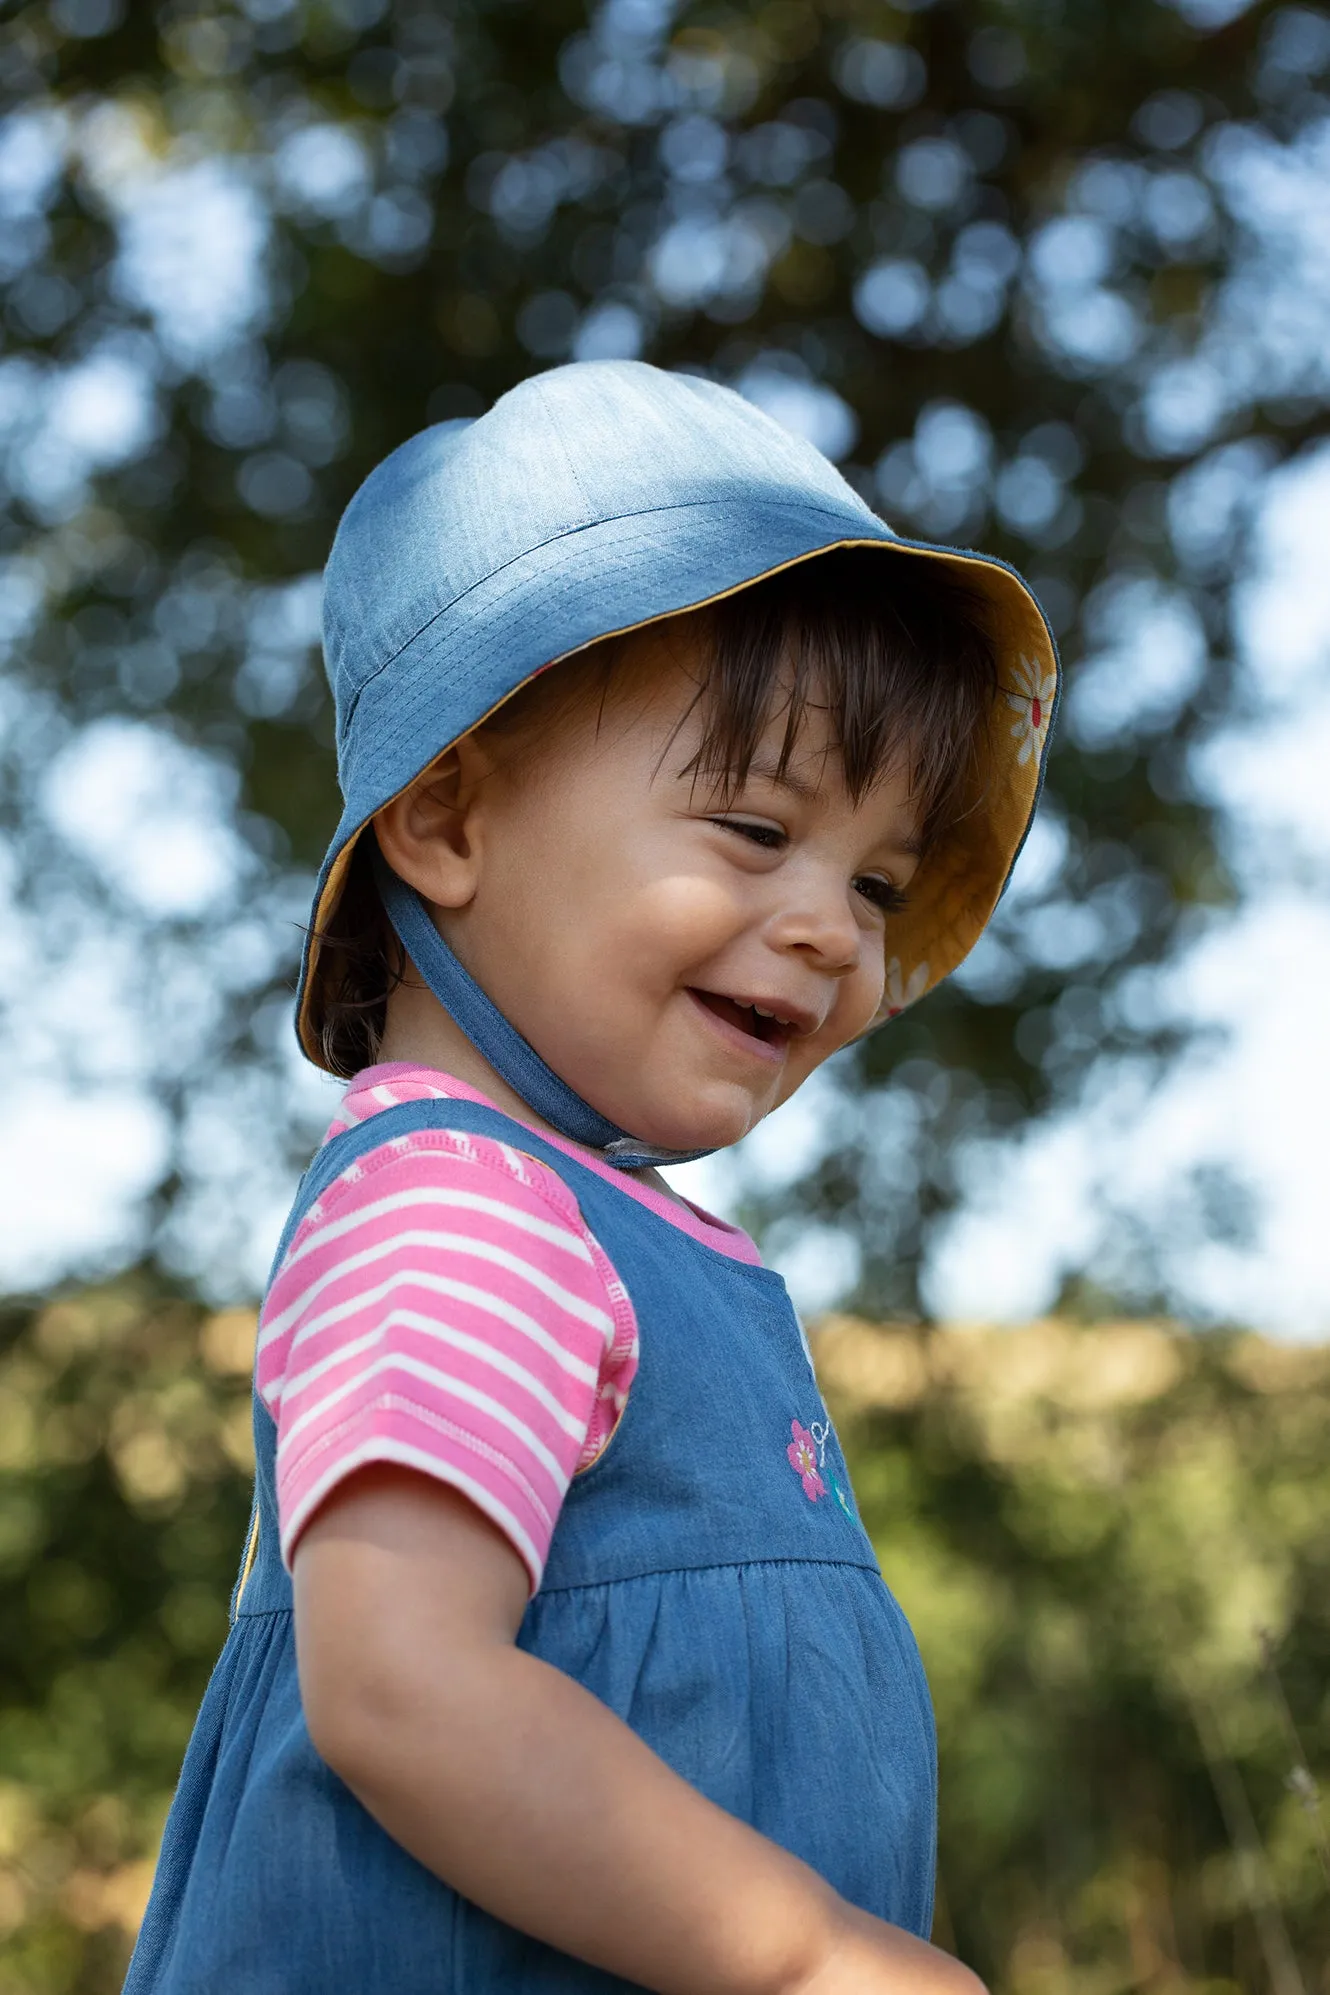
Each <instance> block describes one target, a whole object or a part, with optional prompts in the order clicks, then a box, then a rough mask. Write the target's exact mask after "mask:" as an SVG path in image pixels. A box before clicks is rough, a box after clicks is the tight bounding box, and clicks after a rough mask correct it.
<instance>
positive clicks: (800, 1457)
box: [785, 1420, 827, 1503]
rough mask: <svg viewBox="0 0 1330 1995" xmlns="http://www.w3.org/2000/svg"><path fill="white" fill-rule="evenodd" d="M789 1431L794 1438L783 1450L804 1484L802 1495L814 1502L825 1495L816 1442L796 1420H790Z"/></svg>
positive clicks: (825, 1489) (825, 1486) (825, 1488)
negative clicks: (819, 1472) (819, 1470)
mask: <svg viewBox="0 0 1330 1995" xmlns="http://www.w3.org/2000/svg"><path fill="white" fill-rule="evenodd" d="M790 1432H791V1433H792V1434H793V1436H794V1439H793V1440H792V1441H791V1442H790V1445H789V1447H788V1448H787V1449H786V1450H785V1452H786V1454H787V1455H788V1457H789V1462H790V1467H791V1468H792V1469H793V1470H794V1473H795V1474H796V1475H797V1476H798V1478H799V1480H800V1482H801V1483H802V1484H803V1486H804V1495H805V1496H806V1497H807V1498H808V1501H809V1502H810V1503H816V1502H817V1499H818V1497H819V1496H825V1495H826V1493H827V1485H826V1484H825V1483H824V1482H823V1480H822V1478H821V1476H820V1475H819V1474H818V1472H817V1443H816V1442H815V1441H814V1439H813V1437H812V1435H811V1434H810V1433H809V1431H808V1429H807V1428H806V1427H801V1426H800V1425H799V1422H798V1421H797V1420H791V1422H790Z"/></svg>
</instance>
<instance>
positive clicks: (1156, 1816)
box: [0, 1277, 1330, 1995]
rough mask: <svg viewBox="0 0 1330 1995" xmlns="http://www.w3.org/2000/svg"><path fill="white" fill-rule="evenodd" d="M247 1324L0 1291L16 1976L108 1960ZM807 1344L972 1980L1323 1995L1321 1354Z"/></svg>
mask: <svg viewBox="0 0 1330 1995" xmlns="http://www.w3.org/2000/svg"><path fill="white" fill-rule="evenodd" d="M253 1333H254V1316H253V1313H252V1312H244V1311H240V1310H228V1311H223V1312H221V1313H210V1312H209V1311H207V1310H206V1309H204V1308H202V1307H201V1306H200V1305H199V1304H197V1303H196V1302H192V1301H190V1300H188V1299H182V1298H181V1297H180V1296H179V1295H173V1294H172V1293H170V1292H169V1291H168V1290H166V1289H164V1288H163V1286H162V1284H161V1283H160V1281H158V1280H157V1279H155V1278H152V1277H138V1278H134V1279H121V1280H120V1281H118V1282H116V1283H113V1284H110V1285H107V1286H106V1287H104V1288H101V1289H85V1290H83V1291H80V1292H76V1293H70V1294H68V1295H66V1296H63V1297H61V1298H60V1299H58V1300H56V1301H54V1302H52V1303H49V1304H47V1305H45V1306H42V1307H36V1308H32V1307H18V1306H11V1307H10V1308H9V1309H8V1310H7V1312H6V1313H5V1314H4V1316H3V1319H0V1989H3V1990H4V1995H112V1991H113V1990H115V1989H117V1988H118V1987H119V1985H120V1975H121V1971H122V1967H123V1962H124V1960H125V1958H126V1956H127V1952H128V1948H129V1945H130V1943H131V1937H132V1934H133V1931H134V1929H135V1926H136V1923H137V1919H138V1916H139V1912H140V1910H141V1907H142V1904H143V1900H144V1896H145V1894H146V1890H147V1886H148V1882H149V1878H150V1875H151V1868H152V1856H153V1852H154V1850H155V1847H156V1842H157V1836H158V1832H159V1828H160V1824H161V1821H162V1818H163V1816H164V1814H165V1810H166V1807H167V1804H168V1801H169V1798H170V1793H171V1788H172V1785H173V1783H174V1780H175V1777H176V1772H177V1769H178V1767H179V1762H180V1756H181V1753H182V1751H183V1748H184V1742H185V1739H186V1737H187V1734H188V1730H189V1726H190V1724H191V1722H192V1719H193V1715H194V1710H195V1707H196V1704H197V1700H198V1698H199V1696H200V1694H201V1692H202V1689H203V1685H204V1682H205V1680H206V1677H207V1673H208V1670H209V1668H210V1667H211V1664H212V1660H213V1656H214V1654H215V1652H216V1648H217V1644H218V1641H219V1639H220V1636H221V1632H222V1629H223V1627H224V1624H225V1609H226V1600H227V1594H228V1590H229V1588H230V1586H231V1583H232V1580H233V1578H234V1574H235V1570H236V1565H237V1561H238V1556H239V1548H240V1544H241V1540H242V1537H243V1533H244V1524H245V1515H246V1506H247V1503H248V1496H249V1473H248V1463H247V1455H248V1446H247V1444H248V1431H249V1407H248V1393H247V1385H246V1379H247V1371H248V1365H249V1358H250V1351H251V1348H252V1341H253ZM815 1348H816V1350H817V1355H818V1363H819V1369H820V1371H821V1373H822V1376H823V1379H824V1381H825V1384H826V1386H827V1390H828V1394H829V1397H830V1400H831V1402H832V1404H833V1406H834V1409H835V1411H836V1415H837V1419H838V1421H839V1423H840V1426H841V1431H842V1434H843V1435H844V1438H845V1440H846V1444H847V1447H848V1450H849V1452H850V1455H851V1460H852V1466H853V1468H854V1474H855V1483H856V1488H857V1489H858V1491H859V1495H860V1500H861V1503H862V1506H863V1511H864V1517H865V1521H866V1523H867V1524H868V1527H869V1529H870V1531H871V1533H872V1535H873V1539H874V1542H875V1544H876V1546H877V1549H878V1554H879V1557H880V1558H881V1561H882V1565H883V1570H884V1572H885V1573H886V1576H887V1579H888V1581H889V1583H890V1584H891V1585H892V1586H893V1587H894V1589H895V1590H896V1592H897V1593H898V1594H899V1596H900V1598H901V1600H902V1603H903V1604H904V1606H905V1607H906V1610H907V1611H908V1613H909V1615H910V1617H911V1620H912V1621H913V1623H914V1626H915V1628H916V1631H917V1633H918V1636H919V1642H920V1646H921V1648H922V1650H923V1654H924V1660H925V1663H926V1665H927V1668H928V1672H929V1677H930V1680H931V1682H932V1686H933V1694H934V1699H935V1702H936V1705H937V1713H938V1727H939V1735H940V1744H941V1779H942V1834H941V1851H940V1878H941V1892H940V1897H939V1907H938V1927H937V1930H938V1936H939V1938H940V1939H941V1940H943V1941H944V1942H945V1943H946V1944H949V1945H955V1946H956V1947H957V1948H958V1949H959V1951H960V1952H961V1953H962V1954H963V1955H964V1956H965V1957H966V1958H967V1959H969V1960H971V1961H972V1962H973V1963H974V1964H975V1965H976V1967H978V1968H979V1969H980V1970H981V1971H982V1972H983V1973H984V1974H985V1975H986V1977H987V1978H988V1979H989V1981H990V1984H991V1986H992V1987H993V1989H994V1991H995V1995H1055V1991H1056V1995H1105V1991H1108V1990H1122V1991H1128V1990H1139V1991H1141V1995H1146V1991H1149V1995H1162V1991H1165V1990H1167V1991H1169V1992H1170V1995H1267V1991H1268V1995H1330V1893H1328V1891H1327V1872H1326V1869H1325V1867H1324V1866H1325V1864H1326V1861H1327V1840H1326V1838H1327V1830H1328V1829H1330V1821H1327V1817H1326V1813H1325V1808H1324V1806H1323V1804H1322V1801H1321V1795H1322V1790H1323V1789H1324V1784H1325V1781H1326V1778H1327V1774H1330V1702H1328V1701H1327V1696H1326V1685H1327V1682H1328V1681H1330V1583H1328V1582H1330V1569H1328V1564H1327V1544H1326V1535H1325V1529H1324V1518H1325V1511H1326V1504H1327V1501H1328V1500H1330V1472H1328V1471H1327V1466H1326V1462H1327V1453H1326V1432H1327V1422H1328V1421H1330V1351H1327V1349H1326V1348H1325V1347H1319V1348H1313V1349H1310V1350H1309V1349H1291V1348H1288V1347H1284V1348H1281V1347H1279V1346H1275V1345H1271V1344H1267V1343H1263V1342H1262V1341H1261V1340H1260V1339H1258V1338H1218V1337H1215V1338H1196V1337H1186V1336H1180V1335H1178V1334H1176V1333H1170V1332H1169V1331H1168V1330H1167V1329H1166V1327H1164V1326H1152V1325H1148V1324H1139V1323H1138V1324H1131V1325H1116V1326H1105V1327H1103V1328H1100V1329H1097V1330H1076V1329H1074V1328H1072V1327H1070V1326H1068V1325H1067V1324H1065V1323H1048V1324H1037V1325H1033V1326H1031V1327H1030V1328H1028V1329H1024V1330H1019V1331H1012V1332H1009V1333H996V1334H990V1335H979V1334H971V1333H959V1332H948V1331H938V1332H934V1333H932V1334H931V1335H929V1334H921V1333H917V1332H913V1331H910V1330H903V1329H894V1330H887V1331H883V1330H878V1329H873V1328H870V1327H869V1326H867V1325H865V1324H864V1323H862V1322H856V1321H854V1320H851V1319H842V1320H839V1321H832V1322H831V1323H829V1324H828V1325H827V1326H826V1327H825V1328H824V1329H823V1331H822V1332H821V1333H820V1334H819V1335H818V1336H817V1337H816V1338H815ZM1263 1638H1264V1639H1263ZM826 1778H827V1779H828V1780H829V1781H834V1780H835V1779H836V1768H835V1767H834V1766H829V1767H828V1768H827V1769H826Z"/></svg>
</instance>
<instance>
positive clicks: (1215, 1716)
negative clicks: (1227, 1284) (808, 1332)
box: [817, 1319, 1330, 1995]
mask: <svg viewBox="0 0 1330 1995" xmlns="http://www.w3.org/2000/svg"><path fill="white" fill-rule="evenodd" d="M817 1353H818V1362H819V1369H820V1371H821V1373H822V1376H823V1379H824V1383H825V1384H826V1387H827V1390H828V1395H829V1398H830V1401H831V1403H832V1405H833V1407H834V1408H835V1410H836V1412H837V1414H838V1417H839V1419H840V1421H841V1423H842V1427H843V1432H844V1434H845V1437H846V1445H847V1449H848V1451H849V1453H850V1456H851V1459H852V1461H853V1463H854V1465H855V1471H856V1482H857V1488H858V1490H859V1495H860V1502H861V1506H862V1509H863V1513H864V1517H865V1521H866V1523H867V1524H868V1526H869V1529H870V1531H871V1532H872V1534H873V1538H874V1542H875V1544H876V1546H877V1549H878V1553H879V1557H880V1558H881V1561H882V1566H883V1570H884V1572H885V1574H886V1577H887V1580H888V1582H889V1583H890V1584H891V1586H892V1587H893V1589H894V1590H895V1591H896V1592H897V1593H898V1595H899V1597H900V1599H901V1602H902V1604H903V1606H904V1607H905V1609H906V1611H907V1613H908V1614H909V1616H910V1618H911V1620H912V1622H913V1624H914V1627H915V1630H916V1633H917V1635H918V1638H919V1643H920V1647H921V1648H922V1650H923V1653H924V1658H925V1661H926V1663H927V1665H928V1671H929V1678H930V1681H931V1683H932V1687H933V1695H934V1700H935V1703H936V1707H937V1718H938V1731H939V1737H940V1746H941V1789H942V1801H941V1810H942V1833H941V1862H940V1871H941V1882H942V1887H943V1896H942V1901H941V1906H940V1915H939V1916H940V1921H941V1923H942V1926H943V1929H944V1931H945V1934H946V1936H947V1938H948V1941H949V1943H950V1942H952V1941H954V1944H955V1945H956V1947H957V1950H958V1951H959V1952H960V1953H961V1954H962V1956H963V1957H964V1958H966V1959H968V1960H970V1961H972V1962H973V1963H974V1965H975V1966H976V1967H977V1968H979V1970H980V1971H981V1972H982V1973H985V1974H986V1975H988V1976H989V1977H991V1979H992V1982H993V1985H994V1987H995V1988H996V1989H999V1990H1002V1991H1005V1992H1006V1995H1044V1991H1048V1995H1052V1991H1054V1990H1056V1991H1058V1995H1063V1991H1066V1995H1099V1991H1108V1990H1110V1989H1112V1990H1118V1989H1123V1990H1125V1989H1151V1990H1154V1989H1164V1988H1167V1989H1177V1990H1182V1989H1188V1990H1196V1991H1200V1990H1202V1989H1204V1990H1207V1991H1213V1995H1218V1991H1220V1990H1221V1989H1222V1990H1224V1991H1225V1995H1227V1992H1228V1991H1230V1990H1231V1991H1235V1992H1236V1991H1237V1990H1242V1991H1254V1990H1266V1989H1269V1990H1271V1991H1274V1995H1295V1991H1297V1990H1298V1989H1305V1990H1307V1991H1308V1992H1309V1995H1310V1991H1315V1990H1324V1989H1326V1988H1330V1971H1328V1970H1327V1966H1326V1963H1327V1962H1330V1815H1327V1813H1326V1812H1324V1811H1323V1810H1322V1809H1321V1808H1320V1807H1319V1806H1318V1805H1317V1803H1318V1799H1319V1796H1318V1789H1317V1787H1316V1784H1315V1775H1314V1772H1313V1769H1316V1768H1318V1767H1319V1769H1320V1777H1321V1779H1322V1781H1324V1778H1325V1775H1326V1771H1327V1769H1328V1768H1330V1696H1328V1695H1327V1684H1328V1683H1330V1585H1327V1581H1328V1580H1330V1549H1328V1548H1327V1543H1326V1538H1325V1532H1324V1529H1323V1524H1322V1518H1323V1514H1324V1511H1323V1506H1324V1503H1325V1499H1326V1494H1327V1473H1326V1437H1327V1427H1328V1425H1330V1350H1327V1349H1326V1348H1325V1347H1323V1346H1318V1347H1313V1348H1311V1349H1296V1350H1295V1349H1288V1348H1280V1347H1278V1346H1273V1345H1270V1344H1268V1343H1264V1342H1262V1341H1261V1340H1260V1339H1258V1338H1255V1337H1244V1338H1195V1337H1190V1338H1189V1337H1184V1336H1179V1335H1178V1334H1177V1333H1176V1331H1171V1330H1169V1329H1168V1328H1167V1327H1165V1326H1163V1325H1154V1324H1147V1323H1140V1322H1137V1323H1126V1324H1117V1325H1101V1326H1099V1327H1097V1328H1093V1329H1082V1328H1079V1327H1077V1326H1075V1325H1072V1324H1068V1323H1066V1322H1060V1321H1054V1322H1049V1323H1043V1324H1036V1325H1033V1326H1031V1327H1030V1328H1028V1329H1024V1330H1019V1331H1009V1332H1008V1331H984V1332H979V1331H976V1332H965V1331H945V1330H943V1331H935V1332H933V1333H932V1334H931V1335H920V1334H914V1333H911V1332H908V1331H895V1332H892V1331H882V1330H877V1329H872V1328H870V1327H868V1326H866V1325H864V1324H861V1323H857V1322H855V1321H853V1320H852V1319H845V1320H842V1321H840V1322H838V1323H833V1324H831V1325H829V1326H828V1327H826V1328H825V1329H824V1330H823V1332H822V1335H821V1338H820V1340H819V1342H818V1345H817ZM1308 1761H1310V1765H1309V1764H1308Z"/></svg>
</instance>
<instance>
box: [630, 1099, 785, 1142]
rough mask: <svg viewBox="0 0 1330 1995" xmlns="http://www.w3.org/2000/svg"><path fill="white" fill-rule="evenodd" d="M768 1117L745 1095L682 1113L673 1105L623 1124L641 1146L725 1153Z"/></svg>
mask: <svg viewBox="0 0 1330 1995" xmlns="http://www.w3.org/2000/svg"><path fill="white" fill-rule="evenodd" d="M767 1113H768V1108H767V1107H762V1108H759V1107H758V1106H757V1105H756V1104H755V1103H754V1102H753V1100H752V1099H751V1097H749V1096H747V1095H743V1096H741V1097H740V1098H739V1099H734V1098H730V1099H728V1100H721V1101H699V1102H697V1103H695V1104H690V1105H689V1106H688V1107H686V1108H683V1109H681V1108H680V1107H679V1105H678V1104H677V1103H672V1104H671V1106H670V1108H669V1109H664V1108H662V1109H661V1111H660V1112H659V1113H658V1114H652V1113H651V1112H650V1111H646V1110H644V1112H643V1113H642V1114H641V1115H639V1116H638V1118H637V1120H636V1121H635V1122H625V1123H624V1127H625V1128H628V1129H631V1130H632V1132H633V1134H634V1136H639V1137H641V1139H642V1141H643V1142H644V1143H658V1144H659V1145H660V1146H661V1148H662V1149H665V1150H727V1149H728V1148H729V1147H730V1145H731V1144H732V1143H738V1142H739V1141H740V1140H741V1139H742V1138H743V1137H745V1136H746V1135H747V1134H748V1132H749V1130H750V1129H755V1128H756V1127H757V1125H758V1123H759V1122H761V1120H762V1118H763V1117H764V1116H765V1115H766V1114H767Z"/></svg>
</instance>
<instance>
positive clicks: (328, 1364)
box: [281, 1309, 595, 1441]
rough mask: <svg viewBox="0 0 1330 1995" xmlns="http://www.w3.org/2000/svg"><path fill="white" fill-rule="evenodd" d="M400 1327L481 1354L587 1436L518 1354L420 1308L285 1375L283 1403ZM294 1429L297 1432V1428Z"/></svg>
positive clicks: (393, 1315)
mask: <svg viewBox="0 0 1330 1995" xmlns="http://www.w3.org/2000/svg"><path fill="white" fill-rule="evenodd" d="M397 1327H400V1328H402V1329H404V1330H418V1331H419V1332H420V1333H421V1335H422V1336H425V1337H433V1338H434V1339H436V1340H437V1342H439V1343H440V1344H449V1345H451V1346H452V1348H453V1349H454V1350H457V1351H466V1352H467V1353H468V1354H469V1355H470V1356H471V1357H473V1358H479V1360H480V1362H481V1363H482V1364H484V1365H489V1366H490V1367H491V1369H492V1370H494V1371H496V1372H502V1374H503V1376H504V1377H505V1378H509V1379H511V1380H512V1381H513V1383H514V1385H519V1386H521V1387H522V1389H523V1391H524V1392H528V1393H530V1395H531V1397H532V1398H533V1399H535V1400H538V1401H539V1403H540V1404H541V1405H542V1406H543V1407H544V1408H545V1411H546V1412H547V1413H548V1414H549V1416H550V1418H551V1419H552V1420H553V1421H555V1422H556V1423H557V1425H558V1426H560V1427H562V1429H563V1431H564V1433H565V1434H567V1435H568V1436H569V1437H570V1438H571V1439H572V1440H574V1441H580V1440H583V1439H585V1436H586V1421H585V1420H582V1419H579V1418H578V1416H577V1414H575V1413H570V1412H569V1411H568V1409H567V1407H566V1406H561V1405H560V1404H559V1402H558V1400H557V1399H556V1398H555V1397H554V1394H553V1393H552V1392H551V1391H550V1389H549V1387H548V1386H546V1385H542V1383H541V1381H540V1380H539V1379H538V1378H537V1377H536V1376H535V1374H534V1373H532V1372H529V1371H528V1370H527V1369H526V1367H525V1365H519V1364H518V1362H517V1360H516V1358H510V1357H509V1356H508V1354H507V1352H506V1351H496V1350H495V1348H494V1346H493V1345H492V1344H487V1343H485V1341H484V1339H483V1338H480V1337H472V1336H471V1335H469V1333H468V1332H467V1331H465V1330H459V1329H458V1328H457V1327H456V1325H455V1324H452V1323H438V1322H436V1321H435V1320H434V1318H433V1317H430V1316H422V1315H421V1314H420V1312H419V1310H416V1309H394V1310H392V1311H390V1313H389V1314H388V1315H387V1316H385V1317H384V1318H383V1319H382V1321H380V1322H378V1323H376V1324H375V1326H374V1328H373V1329H372V1330H367V1331H366V1332H365V1334H364V1336H363V1337H356V1338H353V1339H352V1341H351V1342H350V1343H349V1344H341V1345H339V1346H338V1348H337V1349H336V1350H335V1351H331V1352H329V1354H328V1356H327V1357H326V1358H320V1359H319V1360H318V1361H317V1363H315V1364H312V1365H308V1366H307V1367H306V1368H305V1370H304V1371H303V1372H297V1373H296V1375H295V1376H294V1377H290V1376H288V1377H287V1378H285V1379H283V1381H282V1390H281V1404H282V1405H283V1406H284V1407H289V1406H291V1405H292V1404H293V1403H294V1402H295V1401H296V1400H297V1399H298V1398H299V1397H300V1394H301V1393H302V1392H305V1391H306V1390H307V1389H308V1388H309V1387H310V1386H312V1385H313V1384H315V1382H316V1381H317V1380H318V1379H321V1378H326V1376H327V1375H328V1373H329V1372H331V1371H335V1370H336V1369H337V1367H338V1365H344V1364H346V1363H348V1362H349V1361H350V1359H352V1358H358V1357H359V1356H360V1354H361V1352H362V1351H372V1350H373V1349H374V1348H375V1346H376V1345H379V1344H381V1343H382V1342H383V1340H384V1337H385V1336H386V1335H387V1333H388V1331H389V1330H392V1329H394V1328H397ZM587 1372H588V1379H587V1383H588V1384H593V1383H594V1382H595V1374H594V1373H593V1372H592V1371H591V1368H590V1366H588V1367H587ZM301 1417H302V1418H303V1416H301ZM295 1425H296V1426H297V1427H298V1426H299V1425H300V1419H297V1421H296V1423H295ZM291 1431H292V1432H294V1431H295V1429H294V1428H293V1429H292V1430H291Z"/></svg>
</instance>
